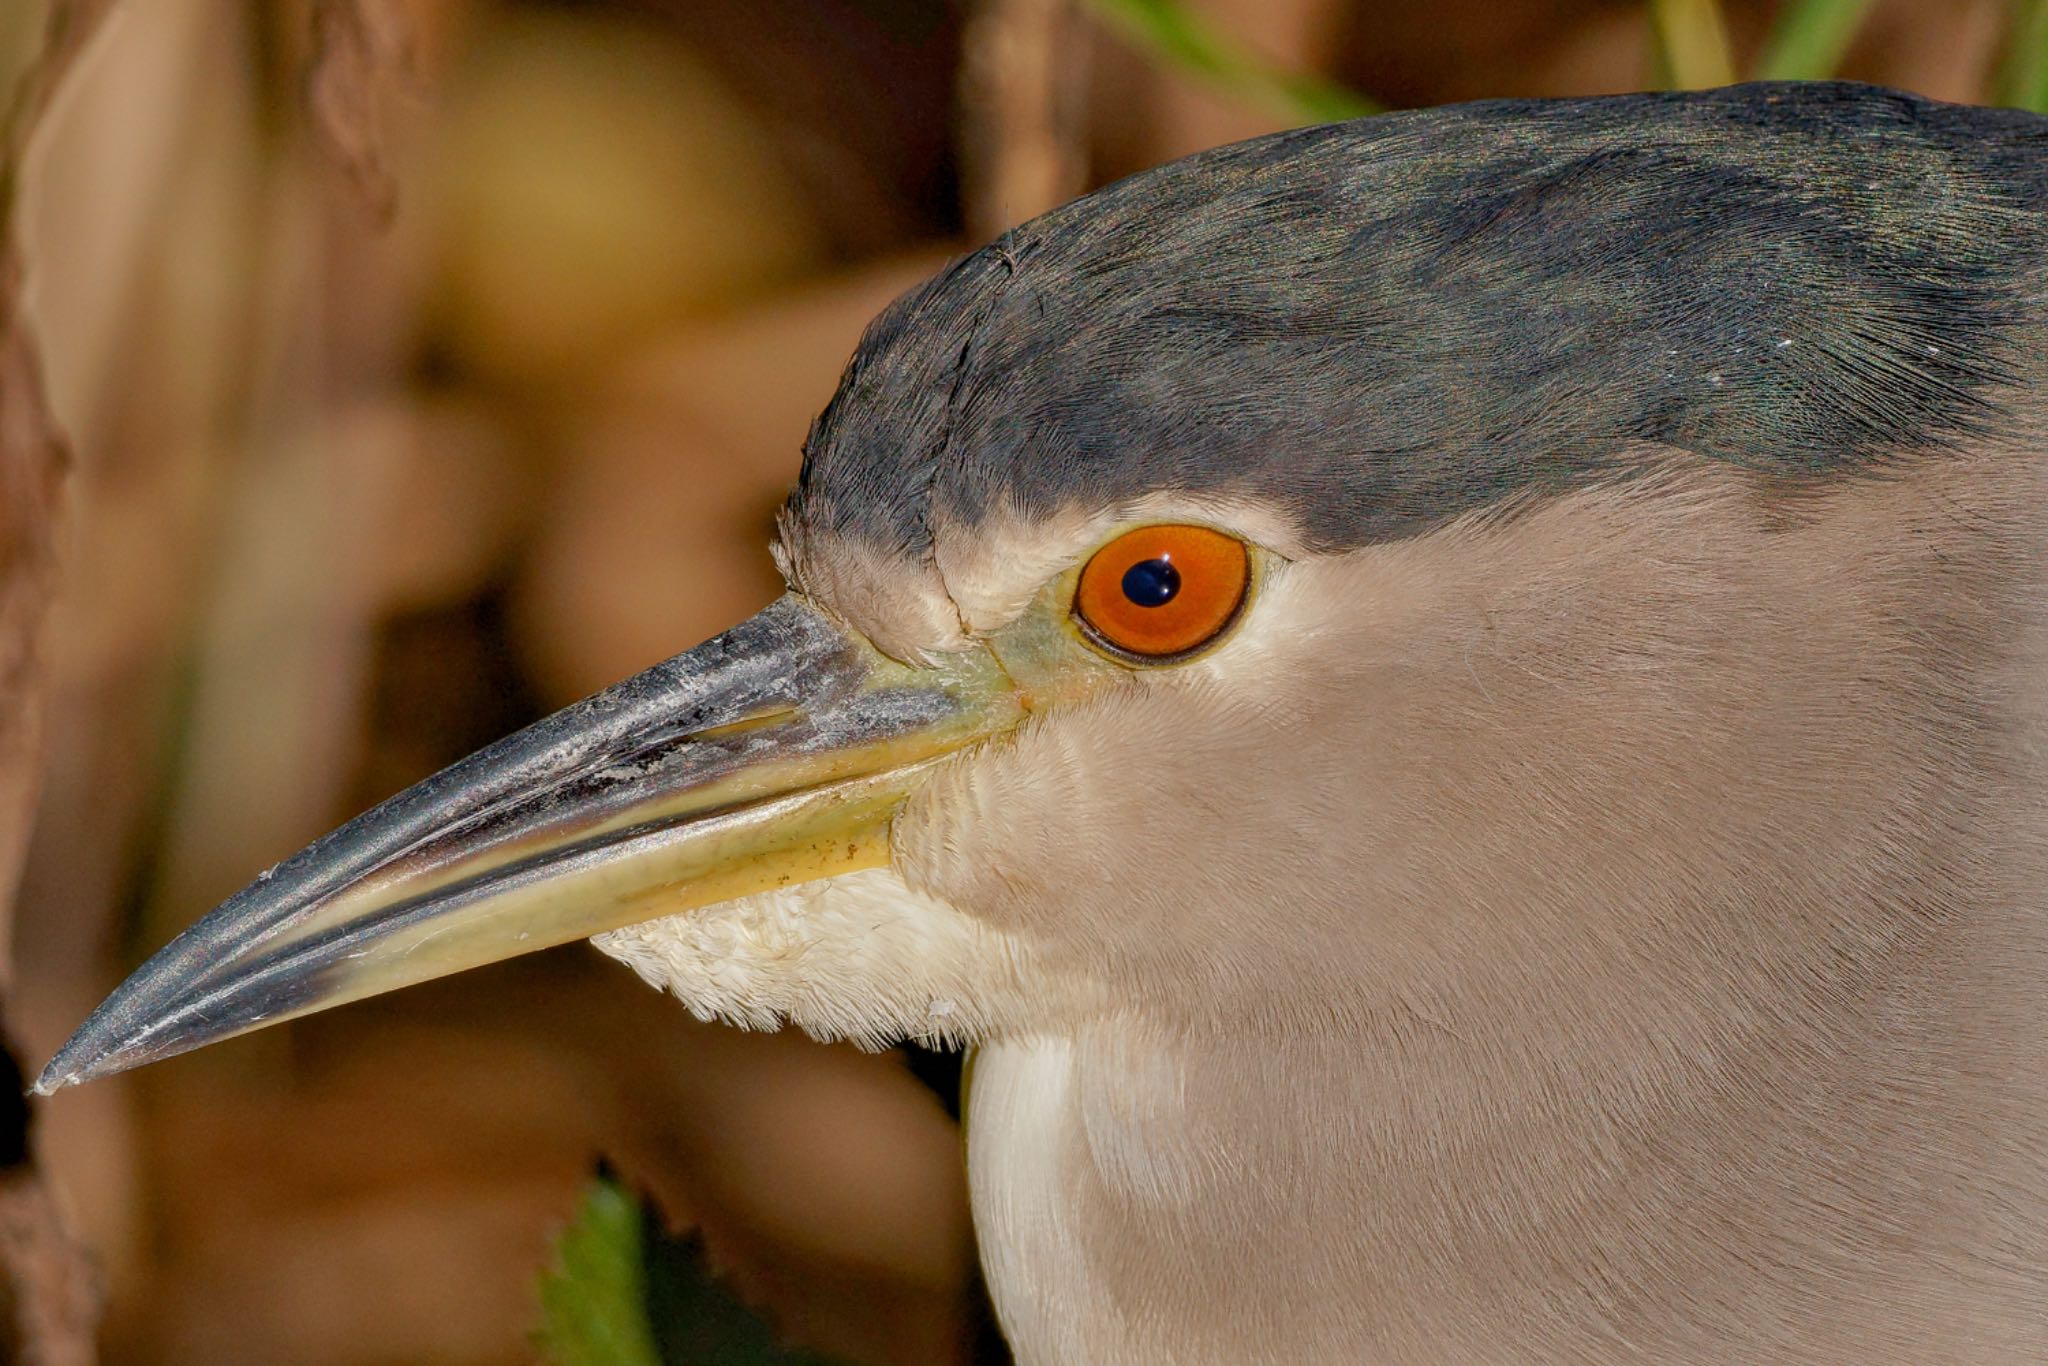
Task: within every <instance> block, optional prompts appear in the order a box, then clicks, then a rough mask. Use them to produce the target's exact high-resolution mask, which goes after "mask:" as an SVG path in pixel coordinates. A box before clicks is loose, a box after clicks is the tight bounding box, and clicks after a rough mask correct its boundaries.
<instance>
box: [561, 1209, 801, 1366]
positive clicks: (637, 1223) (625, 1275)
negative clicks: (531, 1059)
mask: <svg viewBox="0 0 2048 1366" xmlns="http://www.w3.org/2000/svg"><path fill="white" fill-rule="evenodd" d="M540 1304H541V1318H542V1324H541V1329H540V1331H539V1333H538V1334H537V1335H536V1336H537V1338H538V1342H539V1346H540V1351H541V1356H542V1358H543V1359H544V1360H546V1361H547V1362H549V1363H551V1366H830V1363H829V1362H828V1361H827V1360H826V1359H825V1358H824V1357H819V1356H814V1355H812V1354H810V1353H808V1352H797V1351H792V1350H790V1349H788V1348H785V1347H782V1346H780V1345H779V1344H777V1343H776V1341H775V1335H774V1334H773V1333H772V1332H770V1331H769V1328H768V1325H766V1324H765V1323H763V1322H761V1320H760V1319H759V1318H757V1317H755V1315H754V1314H753V1313H752V1312H751V1311H750V1310H748V1309H747V1307H746V1306H745V1305H743V1304H741V1303H740V1302H739V1301H738V1300H736V1299H734V1298H733V1297H732V1295H731V1294H730V1293H728V1292H727V1291H726V1289H725V1287H723V1286H722V1285H720V1284H719V1283H718V1281H717V1280H716V1278H714V1277H713V1276H712V1274H711V1269H710V1267H708V1266H707V1265H706V1264H705V1260H704V1243H703V1240H702V1239H701V1238H698V1237H694V1236H693V1237H689V1238H675V1237H671V1236H670V1235H669V1234H668V1233H667V1232H666V1231H664V1230H663V1228H662V1226H661V1218H660V1215H659V1214H658V1213H657V1212H656V1211H655V1210H654V1209H653V1207H651V1206H648V1205H644V1204H642V1203H641V1202H639V1201H637V1200H635V1199H634V1198H633V1196H632V1195H631V1194H629V1193H628V1192H627V1191H626V1190H625V1189H624V1188H623V1187H621V1186H620V1185H619V1183H618V1182H616V1181H614V1180H613V1179H612V1178H611V1177H609V1176H607V1175H604V1174H603V1173H602V1172H600V1173H599V1175H598V1176H597V1177H596V1179H594V1180H593V1181H592V1182H591V1183H590V1185H589V1187H588V1188H587V1189H586V1190H585V1191H584V1193H583V1200H582V1203H581V1204H580V1205H579V1206H578V1208H577V1212H576V1218H575V1220H574V1221H573V1222H572V1223H570V1225H569V1227H568V1228H566V1229H564V1230H563V1231H562V1235H561V1237H559V1238H557V1239H556V1240H555V1264H554V1266H553V1268H552V1269H550V1270H548V1271H547V1272H545V1273H543V1274H542V1276H541V1280H540Z"/></svg>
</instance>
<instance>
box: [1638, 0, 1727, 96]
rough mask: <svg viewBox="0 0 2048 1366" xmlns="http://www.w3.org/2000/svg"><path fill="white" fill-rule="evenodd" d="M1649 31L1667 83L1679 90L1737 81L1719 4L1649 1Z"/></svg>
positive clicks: (1689, 0) (1704, 0)
mask: <svg viewBox="0 0 2048 1366" xmlns="http://www.w3.org/2000/svg"><path fill="white" fill-rule="evenodd" d="M1650 29H1651V32H1652V33H1653V34H1654V35H1655V37H1656V40H1657V52H1658V55H1659V57H1660V58H1661V59H1662V63H1663V69H1664V76H1665V79H1666V80H1668V81H1669V82H1670V83H1671V84H1672V85H1673V86H1675V87H1677V88H1678V89H1680V90H1702V89H1705V88H1707V87H1708V86H1715V85H1727V84H1729V83H1730V82H1731V81H1733V80H1734V79H1735V59H1734V58H1733V57H1732V56H1730V55H1729V51H1728V28H1727V25H1725V24H1723V23H1722V22H1721V7H1720V5H1719V4H1718V3H1716V0H1650Z"/></svg>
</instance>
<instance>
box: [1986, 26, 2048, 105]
mask: <svg viewBox="0 0 2048 1366" xmlns="http://www.w3.org/2000/svg"><path fill="white" fill-rule="evenodd" d="M2012 4H2013V26H2012V34H2011V37H2010V38H2008V40H2007V44H2006V50H2005V62H2004V67H2003V70H2001V71H2000V72H1999V80H1998V101H1999V103H2001V104H2009V105H2013V106H2015V107H2017V108H2020V109H2031V110H2033V111H2034V112H2035V113H2037V114H2040V113H2048V0H2012Z"/></svg>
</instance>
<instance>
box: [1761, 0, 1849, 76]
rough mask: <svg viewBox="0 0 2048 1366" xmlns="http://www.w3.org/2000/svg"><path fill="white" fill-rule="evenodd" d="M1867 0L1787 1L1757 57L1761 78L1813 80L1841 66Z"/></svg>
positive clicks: (1827, 74) (1830, 73)
mask: <svg viewBox="0 0 2048 1366" xmlns="http://www.w3.org/2000/svg"><path fill="white" fill-rule="evenodd" d="M1869 9H1870V0H1787V4H1786V5H1785V8H1784V9H1783V10H1781V11H1779V14H1778V22H1777V23H1775V24H1773V25H1772V26H1771V36H1770V39H1769V41H1768V42H1767V43H1766V44H1765V45H1764V52H1763V56H1761V57H1759V58H1758V59H1757V63H1756V78H1757V79H1758V80H1760V81H1815V80H1821V79H1823V78H1825V77H1828V76H1832V75H1834V73H1835V72H1836V71H1838V70H1840V69H1841V65H1842V57H1843V55H1844V54H1845V53H1847V52H1848V50H1849V43H1850V40H1851V39H1853V38H1854V37H1855V36H1856V27H1857V25H1859V24H1861V23H1862V22H1863V18H1864V15H1865V14H1866V13H1868V12H1869Z"/></svg>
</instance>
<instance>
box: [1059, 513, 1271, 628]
mask: <svg viewBox="0 0 2048 1366" xmlns="http://www.w3.org/2000/svg"><path fill="white" fill-rule="evenodd" d="M1250 583H1251V557H1250V555H1249V554H1247V553H1246V551H1245V548H1244V542H1242V541H1240V540H1238V539H1237V538H1236V537H1234V536H1226V535H1224V534H1223V533H1222V532H1220V531H1211V530H1210V529H1209V528H1207V527H1201V526H1183V525H1166V526H1146V527H1139V528H1138V529H1137V530H1135V531H1127V532H1125V533H1124V534H1123V535H1121V536H1119V537H1117V538H1116V539H1115V540H1113V541H1111V542H1110V543H1109V544H1108V545H1106V546H1104V547H1102V549H1100V550H1098V551H1096V552H1095V555H1094V557H1093V558H1092V559H1090V560H1089V561H1088V563H1087V564H1086V565H1085V566H1084V567H1083V568H1082V570H1081V583H1080V586H1079V588H1077V589H1076V590H1075V593H1074V615H1075V616H1076V617H1078V618H1080V621H1081V624H1082V625H1083V626H1084V627H1086V628H1087V630H1088V633H1089V634H1090V635H1091V636H1093V637H1094V638H1095V639H1096V641H1097V642H1098V643H1100V644H1102V645H1104V646H1106V647H1108V648H1109V649H1111V650H1114V651H1116V652H1117V653H1119V654H1124V655H1131V656H1135V657H1137V658H1140V659H1145V660H1164V659H1173V658H1177V657H1178V656H1181V655H1185V654H1187V653H1189V652H1190V651H1193V650H1198V649H1200V648H1201V647H1202V646H1204V645H1207V644H1208V643H1209V642H1210V641H1212V640H1214V639H1215V638H1216V637H1217V636H1219V635H1221V634H1223V628H1224V627H1226V626H1228V625H1230V623H1231V621H1232V620H1234V619H1235V618H1236V616H1237V610H1238V608H1239V607H1241V606H1243V605H1244V595H1245V589H1246V588H1247V587H1248V586H1249V585H1250Z"/></svg>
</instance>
